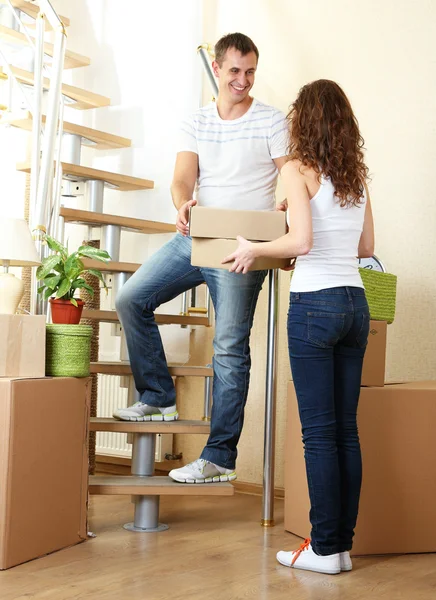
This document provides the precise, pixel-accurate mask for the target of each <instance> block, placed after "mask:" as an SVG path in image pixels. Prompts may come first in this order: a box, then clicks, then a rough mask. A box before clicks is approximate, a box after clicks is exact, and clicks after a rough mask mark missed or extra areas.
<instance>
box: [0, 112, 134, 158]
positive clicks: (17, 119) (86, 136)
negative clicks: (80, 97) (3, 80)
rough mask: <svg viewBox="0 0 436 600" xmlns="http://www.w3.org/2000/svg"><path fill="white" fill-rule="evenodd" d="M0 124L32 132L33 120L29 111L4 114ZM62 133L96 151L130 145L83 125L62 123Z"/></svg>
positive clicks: (111, 135)
mask: <svg viewBox="0 0 436 600" xmlns="http://www.w3.org/2000/svg"><path fill="white" fill-rule="evenodd" d="M42 122H43V123H45V115H43V116H42ZM0 124H8V125H12V126H13V127H18V128H20V129H25V130H26V131H32V125H33V119H32V114H31V113H30V112H29V111H27V110H26V111H22V112H21V113H16V114H14V113H6V114H5V115H3V117H2V118H1V119H0ZM63 131H64V133H72V134H74V135H80V136H81V137H82V138H83V140H84V145H87V144H86V141H90V142H92V143H93V144H92V148H95V149H98V150H111V149H114V148H129V147H130V146H131V144H132V142H131V140H129V139H128V138H125V137H121V136H119V135H114V134H112V133H106V132H104V131H99V130H98V129H92V128H90V127H84V126H83V125H77V124H76V123H68V122H67V121H64V123H63Z"/></svg>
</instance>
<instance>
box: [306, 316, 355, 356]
mask: <svg viewBox="0 0 436 600" xmlns="http://www.w3.org/2000/svg"><path fill="white" fill-rule="evenodd" d="M345 317H346V315H345V314H343V313H330V312H308V313H307V337H308V341H309V342H311V343H312V344H315V345H316V346H319V347H320V348H331V347H332V346H335V345H336V344H337V343H338V342H339V340H340V339H341V335H342V332H343V330H344V326H345Z"/></svg>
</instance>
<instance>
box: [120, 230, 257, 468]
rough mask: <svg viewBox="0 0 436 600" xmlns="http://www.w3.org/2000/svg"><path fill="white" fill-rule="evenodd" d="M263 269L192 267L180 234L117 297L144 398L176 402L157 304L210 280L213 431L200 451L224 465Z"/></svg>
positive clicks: (234, 432) (244, 386) (239, 417)
mask: <svg viewBox="0 0 436 600" xmlns="http://www.w3.org/2000/svg"><path fill="white" fill-rule="evenodd" d="M223 258H224V257H223ZM265 275H266V271H252V272H250V273H248V274H246V275H242V274H236V273H229V272H228V271H227V270H225V269H205V268H198V267H193V266H192V265H191V240H190V238H186V237H183V236H182V235H180V234H177V235H176V236H175V237H174V238H173V239H172V240H171V241H170V242H168V243H167V244H166V245H165V246H163V247H162V248H161V249H160V250H159V251H158V252H156V253H155V254H154V255H153V256H152V257H151V258H150V259H149V260H148V261H147V262H146V263H144V264H143V265H142V267H141V268H140V269H139V270H138V271H137V272H136V273H135V274H134V275H133V276H132V277H131V278H130V279H129V280H128V281H127V283H126V284H125V285H124V286H123V287H122V288H121V290H120V292H119V294H118V296H117V298H116V309H117V312H118V315H119V318H120V321H121V324H122V326H123V328H124V332H125V335H126V341H127V347H128V350H129V358H130V363H131V366H132V372H133V376H134V379H135V384H136V388H137V390H138V392H139V393H140V394H141V401H142V402H144V403H145V404H149V405H151V406H161V407H165V406H172V405H173V404H175V401H176V394H175V389H174V384H173V380H172V378H171V376H170V374H169V372H168V367H167V363H166V359H165V353H164V349H163V346H162V341H161V337H160V334H159V330H158V326H157V325H156V322H155V319H154V311H155V309H156V308H157V307H158V306H160V305H161V304H163V303H164V302H168V301H169V300H172V299H173V298H175V297H176V296H178V295H180V294H181V293H183V292H185V291H186V290H189V289H191V288H193V287H195V286H197V285H199V284H200V283H204V282H206V284H207V285H208V287H209V290H210V294H211V297H212V301H213V304H214V308H215V338H214V357H213V369H214V380H213V405H212V418H211V433H210V436H209V439H208V442H207V445H206V447H205V448H204V450H203V452H202V455H201V457H202V458H205V459H206V460H209V461H210V462H213V463H215V464H217V465H219V466H221V467H225V468H227V469H234V468H235V461H236V456H237V450H236V446H237V444H238V441H239V437H240V435H241V430H242V425H243V421H244V407H245V403H246V400H247V394H248V384H249V380H250V366H251V360H250V346H249V337H250V330H251V326H252V324H253V316H254V310H255V308H256V302H257V298H258V296H259V292H260V290H261V288H262V283H263V280H264V279H265Z"/></svg>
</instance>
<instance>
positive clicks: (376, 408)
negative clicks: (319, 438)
mask: <svg viewBox="0 0 436 600" xmlns="http://www.w3.org/2000/svg"><path fill="white" fill-rule="evenodd" d="M386 326H387V324H386V323H385V322H382V321H371V330H370V335H369V341H368V347H367V351H366V356H365V361H364V368H363V376H362V386H363V387H362V388H361V394H360V404H359V412H358V426H359V435H360V442H361V446H362V460H363V484H362V494H361V500H360V509H359V518H358V523H357V528H356V535H355V539H354V546H353V550H352V554H354V555H365V554H391V553H392V554H395V553H412V552H435V551H436V519H435V510H434V498H435V496H436V476H435V473H436V436H435V434H434V429H435V424H436V381H427V382H415V383H397V384H386V385H385V383H384V377H385V356H386V329H387V327H386ZM309 508H310V503H309V494H308V488H307V480H306V468H305V463H304V450H303V443H302V436H301V425H300V420H299V416H298V408H297V399H296V396H295V390H294V386H293V384H292V382H289V387H288V420H287V432H286V450H285V529H286V531H289V532H291V533H293V534H295V535H298V536H300V537H303V538H306V537H310V529H311V528H310V523H309Z"/></svg>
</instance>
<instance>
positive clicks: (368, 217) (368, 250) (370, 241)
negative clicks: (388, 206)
mask: <svg viewBox="0 0 436 600" xmlns="http://www.w3.org/2000/svg"><path fill="white" fill-rule="evenodd" d="M365 191H366V206H365V218H364V221H363V230H362V234H361V236H360V240H359V248H358V258H371V256H372V255H373V254H374V220H373V218H372V208H371V200H370V198H369V192H368V188H367V187H366V184H365Z"/></svg>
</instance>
